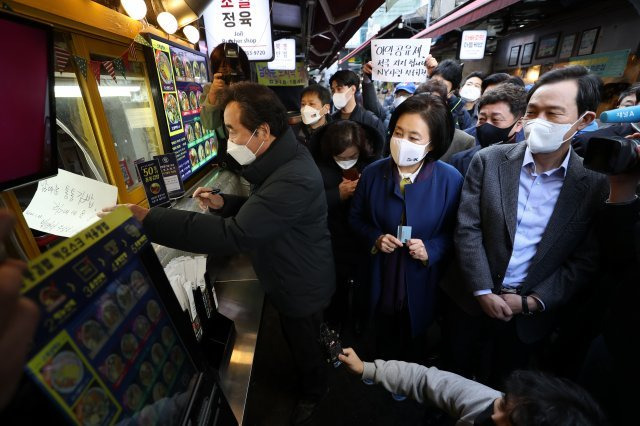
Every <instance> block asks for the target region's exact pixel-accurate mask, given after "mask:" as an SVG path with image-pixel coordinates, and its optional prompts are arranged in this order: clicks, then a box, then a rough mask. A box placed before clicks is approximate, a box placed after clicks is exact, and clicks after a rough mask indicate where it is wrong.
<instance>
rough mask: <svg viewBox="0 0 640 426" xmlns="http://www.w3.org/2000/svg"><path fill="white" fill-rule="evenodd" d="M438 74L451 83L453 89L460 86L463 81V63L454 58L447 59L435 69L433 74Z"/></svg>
mask: <svg viewBox="0 0 640 426" xmlns="http://www.w3.org/2000/svg"><path fill="white" fill-rule="evenodd" d="M436 75H439V76H440V77H442V78H443V79H444V80H447V81H448V82H449V83H451V89H452V90H455V89H457V88H458V87H460V82H461V81H462V65H460V64H459V63H458V62H456V61H454V60H453V59H445V60H444V61H442V62H440V63H439V64H438V66H437V67H436V69H435V70H433V74H432V75H431V76H432V77H433V76H436Z"/></svg>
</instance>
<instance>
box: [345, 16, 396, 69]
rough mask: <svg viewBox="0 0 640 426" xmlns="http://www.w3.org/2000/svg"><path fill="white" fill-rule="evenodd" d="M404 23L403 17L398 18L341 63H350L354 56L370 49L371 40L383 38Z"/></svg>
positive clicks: (350, 53)
mask: <svg viewBox="0 0 640 426" xmlns="http://www.w3.org/2000/svg"><path fill="white" fill-rule="evenodd" d="M401 21H402V16H398V17H397V18H396V19H394V20H393V22H391V23H390V24H389V25H387V26H385V27H384V28H382V29H381V30H380V31H378V32H377V33H376V34H375V35H373V36H371V37H369V39H367V41H365V42H364V43H362V44H361V45H360V46H358V47H357V48H355V49H354V50H352V51H351V52H349V54H348V55H347V56H345V57H344V58H342V59H340V62H339V63H341V64H342V63H344V62H346V61H348V60H349V59H351V58H353V57H354V56H356V55H357V54H358V53H360V52H362V51H363V50H364V49H366V48H367V47H369V44H371V40H373V39H375V38H382V37H384V36H385V35H387V34H388V33H390V32H391V31H393V30H394V29H395V28H396V27H397V26H398V24H399V23H400V22H401Z"/></svg>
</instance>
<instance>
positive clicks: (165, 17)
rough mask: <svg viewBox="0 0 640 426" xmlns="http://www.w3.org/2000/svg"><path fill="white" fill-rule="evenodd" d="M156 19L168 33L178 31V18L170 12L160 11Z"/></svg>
mask: <svg viewBox="0 0 640 426" xmlns="http://www.w3.org/2000/svg"><path fill="white" fill-rule="evenodd" d="M156 20H157V21H158V25H160V27H161V28H162V29H163V30H164V32H166V33H167V34H173V33H175V32H176V31H178V20H177V19H176V17H175V16H173V15H172V14H170V13H169V12H161V13H159V14H158V17H157V18H156Z"/></svg>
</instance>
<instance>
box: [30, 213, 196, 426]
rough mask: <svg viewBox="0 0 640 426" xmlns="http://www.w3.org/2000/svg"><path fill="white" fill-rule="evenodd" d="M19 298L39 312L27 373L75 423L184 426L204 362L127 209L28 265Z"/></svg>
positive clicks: (187, 324) (59, 245)
mask: <svg viewBox="0 0 640 426" xmlns="http://www.w3.org/2000/svg"><path fill="white" fill-rule="evenodd" d="M22 293H23V294H24V295H26V296H27V297H30V298H31V299H33V300H34V301H35V302H36V303H38V305H39V307H40V308H41V313H42V320H41V322H40V326H39V328H38V330H37V332H36V337H35V340H34V348H33V350H32V352H31V354H30V355H29V358H28V362H27V365H26V367H25V368H26V370H27V372H28V374H29V375H30V376H31V378H32V379H33V380H34V381H35V383H36V384H37V385H38V386H39V387H40V388H41V389H42V390H43V391H44V393H45V394H46V395H47V396H49V397H50V399H51V400H52V401H53V402H54V404H55V405H56V406H57V407H58V408H60V409H61V410H62V411H63V412H64V413H65V414H66V415H67V416H68V418H69V419H70V420H71V421H72V422H73V423H76V424H95V425H103V424H104V425H106V424H123V425H124V424H147V423H148V424H155V423H156V420H158V419H164V420H166V419H175V420H176V422H177V423H179V419H180V418H181V416H183V415H184V410H185V408H186V407H185V406H186V404H187V403H188V400H189V396H190V392H191V389H192V387H193V386H194V384H195V381H196V378H197V376H198V370H199V368H201V366H202V364H201V363H202V360H201V359H200V358H199V357H200V355H198V352H197V349H196V346H197V343H196V342H195V338H194V336H193V333H192V332H190V329H191V325H190V324H189V321H188V320H187V319H186V318H184V316H183V315H182V310H181V308H180V306H179V304H178V302H177V300H176V299H175V297H174V296H173V294H172V290H171V286H170V284H169V282H168V281H167V279H166V276H165V275H164V272H163V270H162V267H161V265H160V263H159V261H158V259H157V257H156V255H155V252H154V251H153V249H152V247H151V244H150V242H149V240H148V239H147V237H146V235H145V234H144V233H143V231H142V228H141V225H140V223H139V222H137V221H136V220H135V219H133V218H132V217H131V215H130V213H129V211H128V210H127V209H125V208H121V209H117V210H116V211H114V212H113V213H111V214H110V215H108V216H107V217H105V218H104V219H103V220H101V221H99V222H97V223H95V224H94V225H92V226H90V227H89V228H86V229H85V230H83V231H82V232H80V233H78V234H76V235H75V236H73V237H71V238H69V239H67V240H66V241H64V242H62V243H60V244H58V245H57V246H55V247H54V248H53V249H51V250H50V251H48V252H46V253H44V254H43V255H42V256H40V257H39V258H37V259H35V260H33V261H32V262H30V264H29V269H28V272H27V274H26V278H25V282H24V285H23V288H22ZM167 296H168V297H167ZM185 330H186V332H185ZM169 423H170V424H175V423H173V422H171V421H170V422H169Z"/></svg>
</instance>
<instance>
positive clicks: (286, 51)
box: [267, 38, 296, 71]
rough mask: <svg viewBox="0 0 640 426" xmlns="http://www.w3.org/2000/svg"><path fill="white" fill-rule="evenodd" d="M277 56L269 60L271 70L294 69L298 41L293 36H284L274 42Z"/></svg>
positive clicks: (268, 64)
mask: <svg viewBox="0 0 640 426" xmlns="http://www.w3.org/2000/svg"><path fill="white" fill-rule="evenodd" d="M273 47H274V49H275V56H274V57H273V61H271V62H268V63H267V66H268V68H269V69H270V70H284V71H294V70H295V69H296V41H295V40H294V39H292V38H283V39H280V40H276V41H275V42H274V43H273Z"/></svg>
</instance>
